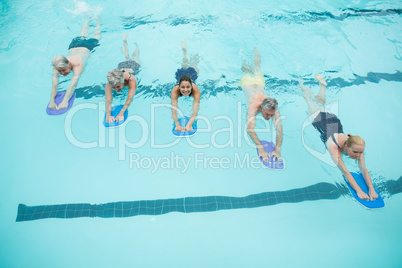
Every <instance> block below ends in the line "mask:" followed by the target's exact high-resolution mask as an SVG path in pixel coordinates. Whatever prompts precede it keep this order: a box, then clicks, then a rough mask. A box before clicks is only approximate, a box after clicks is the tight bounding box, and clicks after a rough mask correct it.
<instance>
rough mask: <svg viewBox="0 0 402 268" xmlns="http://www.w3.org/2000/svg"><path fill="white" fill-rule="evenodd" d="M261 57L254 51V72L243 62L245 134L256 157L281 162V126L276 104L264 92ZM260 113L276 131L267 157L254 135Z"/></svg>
mask: <svg viewBox="0 0 402 268" xmlns="http://www.w3.org/2000/svg"><path fill="white" fill-rule="evenodd" d="M260 64H261V56H260V53H259V51H258V50H257V49H256V48H255V49H254V70H253V69H252V67H251V66H250V64H248V63H247V62H246V61H243V65H242V68H241V69H242V71H244V72H245V73H246V74H245V75H244V76H243V77H242V78H241V80H240V83H239V86H240V87H241V88H242V89H243V92H244V94H246V97H247V107H248V108H247V133H248V134H249V135H250V137H251V139H252V140H253V142H254V143H255V144H256V145H257V149H258V156H259V157H260V158H262V159H263V160H264V161H268V159H269V157H270V156H272V157H273V158H274V159H275V158H276V159H277V160H278V161H281V160H282V159H281V146H282V124H281V118H280V114H279V110H278V102H277V101H276V100H275V99H273V98H270V97H269V96H268V94H266V93H265V92H264V86H265V80H264V75H263V74H262V73H261V70H260ZM258 113H261V115H262V117H263V118H264V119H265V120H269V119H271V118H272V120H273V122H274V126H275V129H276V145H275V150H274V151H273V152H272V153H271V155H269V154H268V153H267V152H266V151H265V149H264V148H263V146H262V144H261V142H260V140H259V139H258V137H257V134H256V133H255V130H254V128H255V124H256V118H255V117H256V115H257V114H258Z"/></svg>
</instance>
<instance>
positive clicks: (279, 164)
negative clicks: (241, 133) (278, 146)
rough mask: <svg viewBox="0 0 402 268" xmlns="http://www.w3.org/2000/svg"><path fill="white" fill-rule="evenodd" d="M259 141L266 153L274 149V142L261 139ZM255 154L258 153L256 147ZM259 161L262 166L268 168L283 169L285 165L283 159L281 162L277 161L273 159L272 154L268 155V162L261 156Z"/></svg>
mask: <svg viewBox="0 0 402 268" xmlns="http://www.w3.org/2000/svg"><path fill="white" fill-rule="evenodd" d="M260 142H261V144H262V146H263V147H264V150H265V151H266V152H267V153H269V154H271V153H272V152H273V151H275V143H273V142H269V141H262V140H261V141H260ZM257 155H258V149H257ZM260 161H261V162H262V163H263V164H264V166H266V167H267V168H270V169H283V168H284V167H285V164H284V162H283V160H282V161H281V162H278V160H275V161H273V157H272V156H270V157H269V159H268V162H265V161H264V160H262V157H260Z"/></svg>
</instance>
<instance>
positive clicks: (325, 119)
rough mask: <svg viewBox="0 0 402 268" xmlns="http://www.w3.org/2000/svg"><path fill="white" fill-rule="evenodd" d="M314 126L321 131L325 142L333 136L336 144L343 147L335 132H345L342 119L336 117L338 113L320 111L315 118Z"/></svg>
mask: <svg viewBox="0 0 402 268" xmlns="http://www.w3.org/2000/svg"><path fill="white" fill-rule="evenodd" d="M313 126H314V127H315V128H316V129H317V130H318V132H320V134H321V140H322V141H323V142H324V144H326V142H327V140H328V139H329V137H332V140H333V141H334V142H335V144H336V146H338V148H339V149H341V147H340V146H339V144H338V143H337V142H336V140H335V137H334V134H335V133H343V127H342V124H341V121H340V120H339V119H338V117H336V115H334V114H331V113H328V112H320V113H319V114H318V115H317V117H316V118H315V119H314V121H313Z"/></svg>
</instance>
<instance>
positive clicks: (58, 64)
mask: <svg viewBox="0 0 402 268" xmlns="http://www.w3.org/2000/svg"><path fill="white" fill-rule="evenodd" d="M52 65H53V67H54V68H56V69H58V68H67V67H69V66H70V62H69V61H68V59H67V58H66V57H65V56H63V55H57V56H54V57H53V59H52Z"/></svg>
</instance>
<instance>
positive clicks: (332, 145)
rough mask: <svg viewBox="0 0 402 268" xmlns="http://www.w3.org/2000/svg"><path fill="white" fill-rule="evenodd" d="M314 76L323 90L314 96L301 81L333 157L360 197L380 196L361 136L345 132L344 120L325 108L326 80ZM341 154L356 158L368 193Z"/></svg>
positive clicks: (306, 98) (324, 140)
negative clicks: (375, 188) (368, 164)
mask: <svg viewBox="0 0 402 268" xmlns="http://www.w3.org/2000/svg"><path fill="white" fill-rule="evenodd" d="M315 78H316V79H317V80H318V83H319V85H320V91H319V93H318V94H317V95H316V96H314V94H313V93H312V92H311V91H310V90H309V89H307V88H306V87H305V86H304V84H303V82H301V81H300V83H299V84H300V87H301V89H302V91H303V93H304V94H303V97H304V99H305V100H306V102H307V105H308V108H309V112H310V114H311V116H312V118H314V121H313V126H314V127H315V128H316V129H317V130H318V131H319V132H320V134H321V140H322V141H323V142H324V144H325V145H326V147H327V148H328V151H329V153H330V154H331V158H332V160H333V161H334V163H335V164H336V165H337V166H338V168H339V169H340V170H341V172H342V174H343V175H344V176H345V178H346V179H347V180H348V182H349V184H350V186H352V188H353V189H354V190H355V191H356V193H357V195H358V197H359V198H360V199H363V200H374V199H377V198H378V195H377V193H376V192H375V190H374V187H373V183H372V181H371V177H370V174H369V173H368V171H367V168H366V165H365V161H364V148H365V142H364V140H363V139H362V138H361V137H360V136H354V135H351V134H348V135H345V134H344V133H343V127H342V124H341V121H340V120H339V119H338V118H337V117H336V115H334V114H332V113H330V112H328V111H326V110H325V109H324V106H325V103H326V101H325V88H326V86H327V83H326V82H325V80H324V78H323V77H322V76H321V75H319V74H317V75H316V76H315ZM342 154H344V155H347V156H349V157H350V158H352V159H357V161H358V163H359V168H360V171H361V173H362V175H363V178H364V180H365V182H366V184H367V186H368V189H369V195H367V194H366V193H364V192H363V191H362V189H361V188H360V187H359V185H357V183H356V181H355V180H354V178H353V176H352V175H351V174H350V172H349V171H348V170H347V169H346V166H345V163H344V162H343V160H342Z"/></svg>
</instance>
